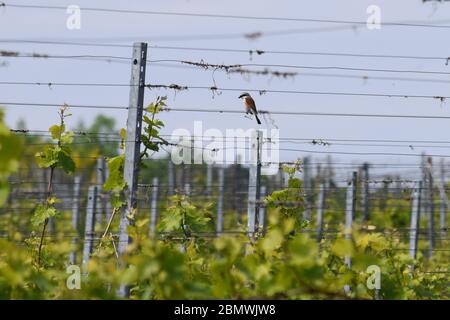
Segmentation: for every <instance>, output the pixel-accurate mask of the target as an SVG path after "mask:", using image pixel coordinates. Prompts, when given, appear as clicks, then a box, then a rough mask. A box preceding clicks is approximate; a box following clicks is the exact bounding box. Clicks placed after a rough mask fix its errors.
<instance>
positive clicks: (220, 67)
mask: <svg viewBox="0 0 450 320" xmlns="http://www.w3.org/2000/svg"><path fill="white" fill-rule="evenodd" d="M160 62H171V63H181V64H187V65H191V66H197V67H200V68H203V69H205V70H207V69H208V68H212V69H215V70H225V71H227V70H230V69H236V68H242V67H269V68H292V69H313V70H346V71H367V72H389V73H417V74H438V75H450V72H440V71H421V70H398V69H374V68H354V67H341V66H302V65H288V64H262V63H243V64H231V65H220V64H209V63H206V62H193V61H186V60H177V59H158V60H147V63H149V64H152V63H160Z"/></svg>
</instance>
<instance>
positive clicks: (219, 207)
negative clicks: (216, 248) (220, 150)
mask: <svg viewBox="0 0 450 320" xmlns="http://www.w3.org/2000/svg"><path fill="white" fill-rule="evenodd" d="M224 184H225V167H224V165H223V164H222V165H221V166H220V168H219V181H218V199H217V225H216V232H217V234H220V233H222V232H223V198H224V194H223V193H224V189H225V188H224V187H225V186H224Z"/></svg>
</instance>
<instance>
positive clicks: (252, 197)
mask: <svg viewBox="0 0 450 320" xmlns="http://www.w3.org/2000/svg"><path fill="white" fill-rule="evenodd" d="M253 133H254V135H253V136H252V141H251V159H250V163H251V164H250V169H249V183H248V210H247V227H248V235H249V237H251V238H253V236H254V233H255V231H256V230H255V229H256V224H257V221H256V219H257V217H258V211H259V204H258V203H257V202H258V200H259V196H260V191H261V190H260V181H261V151H262V137H263V133H262V131H261V130H256V131H253Z"/></svg>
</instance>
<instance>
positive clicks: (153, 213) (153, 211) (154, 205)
mask: <svg viewBox="0 0 450 320" xmlns="http://www.w3.org/2000/svg"><path fill="white" fill-rule="evenodd" d="M158 184H159V179H158V178H157V177H154V178H153V181H152V187H151V192H152V198H151V203H150V235H151V236H153V235H154V234H155V233H156V224H157V223H158Z"/></svg>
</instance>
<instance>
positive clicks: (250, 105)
mask: <svg viewBox="0 0 450 320" xmlns="http://www.w3.org/2000/svg"><path fill="white" fill-rule="evenodd" d="M239 99H242V100H243V101H244V106H245V111H246V113H247V114H253V115H254V116H255V118H256V122H258V124H261V121H260V120H259V118H258V111H257V110H256V104H255V100H253V98H252V97H251V96H250V94H249V93H247V92H243V93H242V94H241V95H240V96H239Z"/></svg>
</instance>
